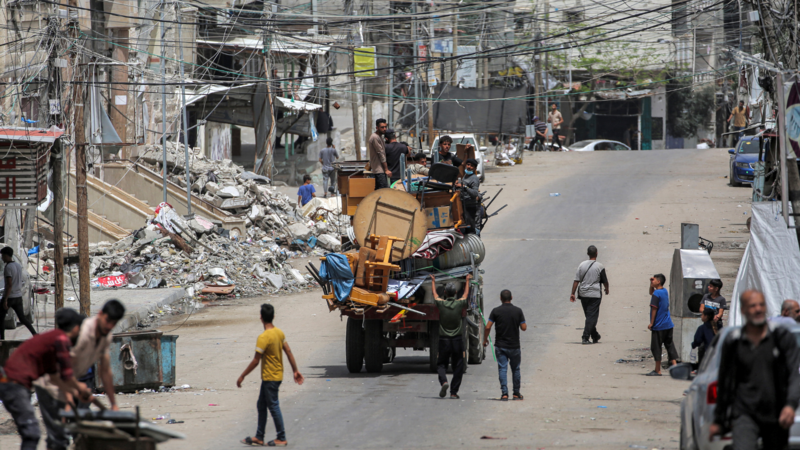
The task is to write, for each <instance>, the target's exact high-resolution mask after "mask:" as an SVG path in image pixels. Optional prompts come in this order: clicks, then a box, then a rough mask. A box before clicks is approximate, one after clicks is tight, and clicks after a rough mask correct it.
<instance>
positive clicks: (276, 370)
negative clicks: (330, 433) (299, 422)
mask: <svg viewBox="0 0 800 450" xmlns="http://www.w3.org/2000/svg"><path fill="white" fill-rule="evenodd" d="M274 318H275V308H274V307H273V306H272V305H270V304H268V303H264V304H263V305H261V324H262V325H263V326H264V332H263V333H261V335H260V336H258V340H257V341H256V354H255V355H254V356H253V360H252V361H250V364H248V366H247V368H246V369H244V372H242V374H241V375H240V376H239V379H238V380H236V387H239V388H241V387H242V382H244V377H246V376H247V375H248V374H249V373H250V372H252V371H253V369H255V368H256V366H257V365H259V363H260V364H261V391H260V392H259V394H258V402H257V403H256V409H257V410H258V422H257V426H256V435H255V437H246V438H244V439H243V440H242V443H243V444H247V445H266V446H268V447H286V445H288V442H287V441H286V430H285V429H284V427H283V415H282V414H281V404H280V402H279V401H278V390H279V388H280V386H281V382H282V381H283V353H281V351H283V352H285V353H286V357H287V358H289V364H291V365H292V372H293V373H294V382H295V383H297V384H303V381H304V380H305V378H304V377H303V375H302V374H301V373H300V371H299V370H298V369H297V362H296V361H295V360H294V354H293V353H292V349H291V348H289V343H288V342H286V336H285V335H284V334H283V331H281V330H280V328H278V327H276V326H275V325H273V324H272V321H273V319H274ZM267 411H269V413H270V414H272V421H273V422H275V430H276V431H277V433H278V436H277V437H276V438H275V440H273V441H269V442H267V443H266V444H265V443H264V434H265V433H266V427H267Z"/></svg>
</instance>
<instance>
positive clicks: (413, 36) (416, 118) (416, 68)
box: [411, 2, 422, 150]
mask: <svg viewBox="0 0 800 450" xmlns="http://www.w3.org/2000/svg"><path fill="white" fill-rule="evenodd" d="M412 8H413V9H412V12H413V17H414V18H413V19H412V20H411V40H412V41H413V43H414V44H413V45H414V137H416V138H417V142H422V141H421V140H420V137H419V120H420V119H419V99H420V97H419V94H420V89H419V63H420V59H419V56H420V55H419V42H418V41H417V27H418V25H417V2H412ZM420 150H421V149H420Z"/></svg>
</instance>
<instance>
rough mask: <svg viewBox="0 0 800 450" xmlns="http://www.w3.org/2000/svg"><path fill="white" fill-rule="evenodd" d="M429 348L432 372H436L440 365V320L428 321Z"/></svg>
mask: <svg viewBox="0 0 800 450" xmlns="http://www.w3.org/2000/svg"><path fill="white" fill-rule="evenodd" d="M428 348H430V353H429V357H430V360H429V364H430V369H431V372H433V373H436V371H437V370H438V367H439V364H438V362H439V321H438V320H437V321H435V322H428Z"/></svg>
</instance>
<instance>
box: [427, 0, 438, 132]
mask: <svg viewBox="0 0 800 450" xmlns="http://www.w3.org/2000/svg"><path fill="white" fill-rule="evenodd" d="M431 9H433V7H431ZM431 12H432V11H431ZM433 35H434V31H433V17H432V16H431V18H430V19H428V42H429V43H428V56H431V58H428V64H426V67H427V69H428V76H427V79H428V85H427V86H426V87H425V88H426V89H425V92H426V93H427V94H428V140H427V142H426V144H427V145H428V147H430V146H431V144H433V83H435V82H436V65H435V63H434V62H433V61H434V59H433V58H432V56H433V38H434V36H433Z"/></svg>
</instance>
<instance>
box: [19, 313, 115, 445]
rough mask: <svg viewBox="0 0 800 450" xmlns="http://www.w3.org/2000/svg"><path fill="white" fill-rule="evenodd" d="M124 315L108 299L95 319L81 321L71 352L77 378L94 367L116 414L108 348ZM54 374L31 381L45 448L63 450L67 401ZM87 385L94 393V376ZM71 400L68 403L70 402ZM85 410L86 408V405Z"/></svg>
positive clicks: (67, 443) (65, 441) (66, 441)
mask: <svg viewBox="0 0 800 450" xmlns="http://www.w3.org/2000/svg"><path fill="white" fill-rule="evenodd" d="M124 315H125V306H123V305H122V303H120V301H119V300H115V299H112V300H109V301H107V302H106V304H105V305H103V309H102V310H101V311H100V312H99V313H97V315H96V316H94V317H90V318H88V319H86V320H84V321H83V324H82V325H81V331H80V334H79V335H78V339H77V342H76V343H75V345H74V346H73V347H72V350H71V351H70V357H71V361H72V371H73V372H74V373H75V374H76V375H77V377H78V378H79V379H81V378H83V377H84V376H85V374H86V373H87V372H88V371H89V369H91V368H92V367H93V366H94V365H95V364H97V372H98V375H99V376H100V379H101V380H102V381H103V387H104V389H105V392H106V395H107V396H108V401H109V403H111V410H112V411H119V406H117V401H116V397H115V395H114V375H113V374H112V372H111V356H110V354H109V347H110V346H111V341H112V339H113V336H112V334H111V330H113V329H114V327H115V326H117V322H118V321H119V320H120V319H122V316H124ZM53 377H54V375H49V374H47V375H44V376H43V377H41V378H39V379H38V380H36V381H34V382H33V386H34V390H35V391H36V397H37V398H38V399H39V409H40V410H41V412H42V419H43V420H44V426H45V428H46V429H47V449H48V450H66V449H67V447H69V438H68V437H67V433H66V431H65V430H64V425H63V423H62V422H61V418H60V417H59V416H58V411H59V410H60V409H63V408H64V406H65V405H66V402H67V400H68V398H67V395H66V393H65V392H63V391H61V390H60V389H59V388H58V386H57V385H56V384H55V383H54V382H53V380H52V378H53ZM89 380H90V381H87V382H86V385H87V387H88V388H89V390H91V391H94V388H95V383H94V376H91V377H89ZM70 401H71V400H70ZM87 407H88V405H87Z"/></svg>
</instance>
